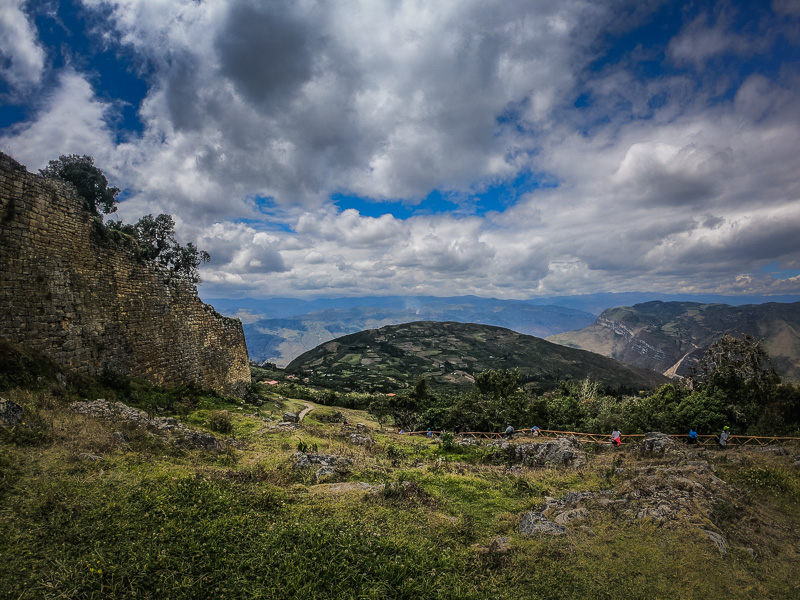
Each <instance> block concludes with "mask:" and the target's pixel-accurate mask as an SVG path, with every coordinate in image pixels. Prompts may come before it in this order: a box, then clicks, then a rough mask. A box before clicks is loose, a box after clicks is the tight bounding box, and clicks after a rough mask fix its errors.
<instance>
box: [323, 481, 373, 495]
mask: <svg viewBox="0 0 800 600" xmlns="http://www.w3.org/2000/svg"><path fill="white" fill-rule="evenodd" d="M379 490H380V487H379V486H377V485H370V484H368V483H364V482H363V481H361V482H356V483H352V482H350V483H320V484H317V485H312V486H311V487H309V488H308V492H309V494H346V493H352V492H362V493H363V492H366V493H368V494H375V493H377V492H378V491H379Z"/></svg>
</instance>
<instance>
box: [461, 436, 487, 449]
mask: <svg viewBox="0 0 800 600" xmlns="http://www.w3.org/2000/svg"><path fill="white" fill-rule="evenodd" d="M456 445H458V446H462V447H466V446H480V445H481V442H480V440H476V439H475V438H471V437H464V438H461V439H460V440H458V441H457V442H456Z"/></svg>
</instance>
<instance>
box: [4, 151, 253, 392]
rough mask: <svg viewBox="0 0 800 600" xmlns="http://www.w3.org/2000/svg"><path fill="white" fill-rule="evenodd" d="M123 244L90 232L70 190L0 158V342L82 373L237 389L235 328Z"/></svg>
mask: <svg viewBox="0 0 800 600" xmlns="http://www.w3.org/2000/svg"><path fill="white" fill-rule="evenodd" d="M130 243H131V242H130V241H129V240H128V241H127V242H126V240H125V237H124V236H121V235H119V234H116V232H111V233H109V232H107V231H106V230H105V228H104V227H102V226H99V224H97V223H96V222H95V219H94V218H93V217H92V216H91V215H90V214H89V213H87V212H86V210H85V209H84V208H83V203H82V200H81V199H80V198H79V197H78V196H77V194H76V193H75V191H74V189H73V188H72V186H70V185H68V184H65V183H61V182H57V181H52V180H47V179H44V178H42V177H39V176H38V175H32V174H30V173H28V172H27V171H26V170H25V168H24V167H22V166H20V165H19V164H17V163H16V162H15V161H13V160H12V159H10V158H9V157H7V156H5V155H4V154H2V153H0V337H2V338H7V339H10V340H12V341H14V342H17V343H20V344H24V345H26V346H29V347H31V348H34V349H36V350H39V351H40V352H42V353H43V354H45V355H46V356H48V357H50V358H52V359H53V360H54V361H55V362H57V363H59V364H61V365H62V366H64V367H66V368H68V369H71V370H74V371H77V372H80V373H83V374H87V375H94V374H97V373H100V372H102V370H103V369H104V368H105V367H109V368H111V369H113V370H115V371H118V372H122V373H127V374H130V375H134V376H139V377H143V378H145V379H147V380H149V381H152V382H153V383H156V384H161V385H177V384H181V383H195V384H198V385H200V386H202V387H205V388H210V389H215V390H217V391H220V392H223V393H237V392H239V391H241V390H242V389H243V388H244V387H245V386H247V385H248V384H249V383H250V370H249V365H248V357H247V347H246V345H245V340H244V333H243V331H242V324H241V322H240V321H238V320H236V319H229V318H226V317H223V316H222V315H220V314H218V313H217V312H216V311H215V310H214V309H213V308H212V307H211V306H209V305H207V304H204V303H203V302H202V301H201V300H200V299H199V298H198V296H197V291H196V290H195V288H194V286H193V285H191V284H188V283H186V282H184V281H181V280H177V279H171V280H170V278H169V277H168V274H167V273H166V272H165V271H163V270H161V269H159V268H158V267H156V266H154V265H151V264H142V263H141V262H139V261H138V260H137V258H136V256H135V254H134V253H133V252H131V251H130ZM126 246H127V247H126Z"/></svg>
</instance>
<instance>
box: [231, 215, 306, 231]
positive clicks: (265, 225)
mask: <svg viewBox="0 0 800 600" xmlns="http://www.w3.org/2000/svg"><path fill="white" fill-rule="evenodd" d="M233 223H238V224H241V225H247V226H248V227H250V228H251V229H255V230H257V231H282V232H284V233H295V231H294V229H292V227H291V225H289V224H288V223H282V222H280V221H268V220H265V219H245V218H241V219H233Z"/></svg>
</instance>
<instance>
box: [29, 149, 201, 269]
mask: <svg viewBox="0 0 800 600" xmlns="http://www.w3.org/2000/svg"><path fill="white" fill-rule="evenodd" d="M39 174H40V175H42V176H43V177H50V178H57V179H61V180H63V181H67V182H69V183H71V184H72V185H74V186H75V188H76V189H77V191H78V194H79V195H80V196H81V197H82V198H83V199H84V202H85V205H86V208H87V210H89V211H90V212H91V213H92V214H94V215H97V216H99V217H102V215H107V214H111V213H113V212H116V210H117V206H116V205H117V196H118V195H119V193H120V189H119V188H116V187H109V186H108V180H107V179H106V177H105V175H103V172H102V171H101V170H100V169H98V168H97V167H95V166H94V158H92V157H91V156H86V155H85V154H84V155H79V154H62V155H61V156H59V157H58V160H51V161H50V162H49V163H48V165H47V166H46V167H45V168H44V169H40V170H39ZM98 225H99V226H100V229H101V230H103V231H108V229H112V230H116V231H120V232H122V233H125V234H128V235H130V236H131V237H132V238H133V239H135V240H136V243H137V246H138V255H139V258H140V259H142V260H145V261H148V262H153V263H156V264H159V265H161V266H162V267H164V268H166V269H167V270H169V271H170V272H171V273H174V274H175V275H177V276H178V277H181V278H182V279H185V280H187V281H189V282H190V283H195V284H196V283H200V281H201V280H200V276H199V274H198V267H199V266H200V264H202V263H205V262H208V261H210V260H211V256H210V255H209V254H208V252H206V251H205V250H199V249H198V248H197V246H195V245H194V244H192V243H191V242H189V243H188V244H186V245H185V246H183V245H181V244H179V243H178V241H177V240H176V239H175V220H174V219H173V218H172V216H171V215H163V214H162V215H158V216H157V217H153V215H146V216H144V217H142V218H141V219H139V221H137V222H136V223H135V224H134V225H126V224H123V222H122V221H110V222H108V223H106V226H107V228H108V229H105V228H103V227H102V222H100V223H98Z"/></svg>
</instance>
